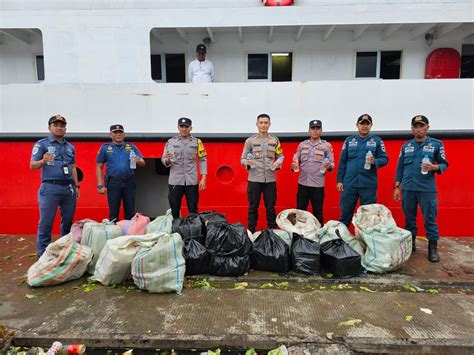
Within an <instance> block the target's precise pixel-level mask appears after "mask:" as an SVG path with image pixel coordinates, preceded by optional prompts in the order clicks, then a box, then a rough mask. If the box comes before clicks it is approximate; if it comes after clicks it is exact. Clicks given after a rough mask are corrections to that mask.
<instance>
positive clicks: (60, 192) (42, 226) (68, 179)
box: [31, 116, 76, 256]
mask: <svg viewBox="0 0 474 355" xmlns="http://www.w3.org/2000/svg"><path fill="white" fill-rule="evenodd" d="M58 117H60V118H61V119H59V118H58ZM58 121H59V122H64V123H66V120H65V119H64V117H62V116H53V117H51V119H50V121H49V123H48V124H51V123H53V122H58ZM51 147H52V148H53V150H54V161H53V162H54V165H48V164H44V165H43V167H42V170H41V181H42V182H41V186H40V188H39V191H38V201H39V210H40V220H39V223H38V235H37V250H38V255H39V256H41V255H42V254H43V253H44V251H45V250H46V247H47V246H48V245H49V244H50V243H51V230H52V228H53V223H54V218H55V217H56V212H57V209H58V207H59V210H60V211H61V235H66V234H68V233H69V231H70V229H71V225H72V220H73V218H74V213H75V211H76V191H75V182H74V180H73V175H72V169H73V165H74V164H75V163H76V152H75V149H74V146H73V145H72V144H71V143H69V142H68V141H67V140H66V139H63V140H62V141H61V142H59V141H57V140H56V139H55V138H54V137H53V136H52V135H49V136H48V137H47V138H43V139H40V140H39V141H37V142H36V143H35V145H34V146H33V151H32V154H31V160H33V161H40V160H41V159H43V155H44V154H45V153H47V152H48V148H49V149H51Z"/></svg>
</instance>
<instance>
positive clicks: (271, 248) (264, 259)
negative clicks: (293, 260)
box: [250, 229, 290, 272]
mask: <svg viewBox="0 0 474 355" xmlns="http://www.w3.org/2000/svg"><path fill="white" fill-rule="evenodd" d="M250 267H251V268H252V269H254V270H261V271H271V272H288V271H289V270H290V247H289V246H288V244H286V243H285V241H284V240H283V239H282V238H280V237H279V236H278V235H277V234H276V233H274V232H273V231H271V230H270V229H265V230H263V231H262V233H260V235H259V236H258V237H257V239H255V241H254V243H253V249H252V252H251V254H250Z"/></svg>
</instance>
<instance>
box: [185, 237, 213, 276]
mask: <svg viewBox="0 0 474 355" xmlns="http://www.w3.org/2000/svg"><path fill="white" fill-rule="evenodd" d="M183 255H184V260H186V275H200V274H207V273H209V264H210V262H211V255H210V254H209V252H208V251H207V250H206V248H205V247H204V245H202V244H201V243H199V242H198V241H197V240H194V239H188V240H186V241H185V242H184V249H183Z"/></svg>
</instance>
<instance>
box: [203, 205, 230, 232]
mask: <svg viewBox="0 0 474 355" xmlns="http://www.w3.org/2000/svg"><path fill="white" fill-rule="evenodd" d="M199 217H201V222H202V234H203V235H204V236H205V235H206V234H207V225H208V224H209V223H215V222H227V218H226V217H225V214H224V213H219V212H216V211H203V212H201V213H199Z"/></svg>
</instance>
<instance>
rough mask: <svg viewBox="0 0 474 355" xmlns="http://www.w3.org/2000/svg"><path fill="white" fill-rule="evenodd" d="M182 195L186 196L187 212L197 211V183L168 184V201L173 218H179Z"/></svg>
mask: <svg viewBox="0 0 474 355" xmlns="http://www.w3.org/2000/svg"><path fill="white" fill-rule="evenodd" d="M183 195H184V196H186V204H187V205H188V210H189V212H190V213H198V202H199V188H198V185H168V201H169V203H170V207H171V213H172V214H173V218H179V211H180V210H181V201H182V199H183Z"/></svg>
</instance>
